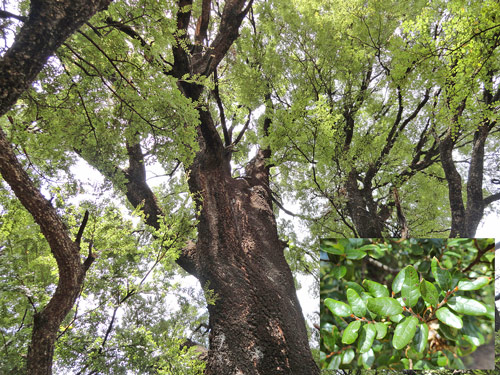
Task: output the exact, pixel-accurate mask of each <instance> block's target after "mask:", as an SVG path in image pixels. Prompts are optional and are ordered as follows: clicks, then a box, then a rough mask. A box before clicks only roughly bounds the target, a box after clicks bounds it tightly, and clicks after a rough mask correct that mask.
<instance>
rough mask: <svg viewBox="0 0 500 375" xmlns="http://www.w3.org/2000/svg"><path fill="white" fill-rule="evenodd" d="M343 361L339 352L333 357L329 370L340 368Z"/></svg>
mask: <svg viewBox="0 0 500 375" xmlns="http://www.w3.org/2000/svg"><path fill="white" fill-rule="evenodd" d="M341 363H342V354H337V355H334V356H333V357H332V359H331V360H330V363H329V364H328V367H327V369H328V370H337V369H339V368H340V364H341Z"/></svg>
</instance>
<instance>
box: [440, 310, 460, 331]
mask: <svg viewBox="0 0 500 375" xmlns="http://www.w3.org/2000/svg"><path fill="white" fill-rule="evenodd" d="M436 317H437V318H438V319H439V320H440V321H441V322H443V323H444V324H446V325H448V326H450V327H453V328H458V329H461V328H462V327H463V325H464V324H463V322H462V319H461V318H460V317H459V316H457V315H455V314H453V313H452V312H451V311H450V310H449V309H448V308H447V307H441V308H440V309H438V310H437V311H436Z"/></svg>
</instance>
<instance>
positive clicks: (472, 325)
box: [461, 319, 485, 346]
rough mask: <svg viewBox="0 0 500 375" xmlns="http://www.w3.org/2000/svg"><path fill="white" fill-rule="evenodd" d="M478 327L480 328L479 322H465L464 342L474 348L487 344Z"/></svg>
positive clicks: (463, 330)
mask: <svg viewBox="0 0 500 375" xmlns="http://www.w3.org/2000/svg"><path fill="white" fill-rule="evenodd" d="M464 320H465V319H464ZM477 326H479V322H477V321H472V322H471V321H470V320H467V321H465V322H464V327H463V329H462V331H461V333H462V337H463V338H464V340H465V341H467V342H469V343H470V344H472V345H474V346H479V345H483V344H484V343H485V339H484V336H483V335H482V334H481V332H480V331H479V329H478V328H477Z"/></svg>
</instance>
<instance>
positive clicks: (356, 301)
mask: <svg viewBox="0 0 500 375" xmlns="http://www.w3.org/2000/svg"><path fill="white" fill-rule="evenodd" d="M347 301H349V304H350V305H351V308H352V311H353V313H354V315H356V316H360V317H361V316H365V314H366V304H365V301H363V299H362V298H361V297H360V296H359V294H358V293H356V291H355V290H354V289H350V288H349V289H347Z"/></svg>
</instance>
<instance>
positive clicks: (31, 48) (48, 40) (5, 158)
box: [0, 0, 110, 375]
mask: <svg viewBox="0 0 500 375" xmlns="http://www.w3.org/2000/svg"><path fill="white" fill-rule="evenodd" d="M109 2H110V0H99V1H95V0H94V1H35V0H34V1H31V7H30V13H29V16H28V17H27V18H22V20H23V21H25V23H24V25H23V27H22V28H21V30H20V31H19V33H18V34H17V35H16V39H15V41H14V44H13V45H12V47H11V48H9V50H8V51H7V52H6V53H5V55H4V56H3V57H2V58H1V59H0V116H2V115H4V114H5V113H6V112H7V111H8V110H9V109H10V108H11V107H12V106H13V105H14V104H15V102H16V101H17V99H18V98H19V97H20V96H21V95H22V93H23V92H24V91H25V90H26V89H27V88H28V87H29V85H30V84H31V83H32V82H33V81H34V79H35V78H36V76H37V75H38V73H39V72H40V70H41V69H42V68H43V66H44V64H45V63H46V61H47V59H48V57H49V56H50V55H52V54H53V53H54V52H55V50H56V49H57V48H58V47H59V46H60V45H61V44H62V43H63V42H64V40H65V39H66V38H67V37H68V36H69V35H71V34H72V33H73V32H74V31H75V30H76V29H78V28H79V27H80V26H81V25H82V24H83V23H84V22H85V21H87V20H88V19H89V18H90V17H91V16H92V15H93V14H94V13H95V12H96V11H98V10H100V9H102V8H103V7H105V6H107V4H109ZM0 173H1V174H2V176H3V178H4V179H5V181H6V182H7V183H8V184H9V185H10V187H11V188H12V190H13V192H14V194H15V195H16V197H17V198H18V199H19V200H20V201H21V203H22V204H23V206H24V207H25V208H26V209H27V210H28V211H29V212H30V214H31V215H32V216H33V218H34V220H35V221H36V223H37V224H38V225H39V226H40V229H41V231H42V233H43V235H44V236H45V238H46V240H47V242H48V243H49V246H50V249H51V251H52V254H53V256H54V258H55V259H56V261H57V266H58V269H59V281H58V284H57V288H56V291H55V293H54V295H53V296H52V298H51V300H50V301H49V303H48V304H47V305H46V306H45V307H44V308H43V309H42V310H41V311H39V312H37V313H36V314H35V315H34V322H33V331H32V338H31V345H30V347H29V350H28V359H27V373H28V374H35V375H38V374H43V375H47V374H51V373H52V357H53V353H54V344H55V340H56V336H57V332H58V330H59V326H60V324H61V322H62V321H63V319H64V317H65V316H66V315H67V314H68V312H69V311H70V310H71V308H72V307H73V304H74V302H75V300H76V298H77V296H78V294H79V292H80V288H81V285H82V283H83V279H84V276H85V271H86V269H88V267H89V266H90V264H91V263H92V260H93V258H92V256H91V255H89V258H87V260H86V261H85V263H82V262H81V259H80V246H79V241H72V240H71V239H70V236H69V232H68V230H67V228H66V227H65V225H64V224H63V222H62V221H61V219H60V217H59V216H58V214H57V212H56V210H55V209H54V207H52V205H51V204H50V202H49V201H47V200H46V199H45V198H44V197H43V195H42V194H41V193H40V191H39V190H38V189H37V188H36V186H35V185H34V184H33V182H32V181H31V180H30V178H29V176H28V174H27V173H26V172H25V171H24V170H23V168H22V165H21V164H20V163H19V161H18V160H17V158H16V156H15V154H14V152H13V149H12V147H11V145H10V143H9V142H8V140H7V136H6V134H5V133H4V132H3V130H2V129H0Z"/></svg>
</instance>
